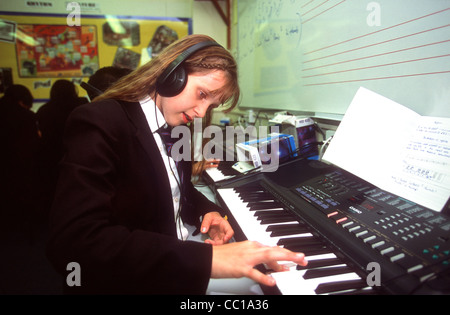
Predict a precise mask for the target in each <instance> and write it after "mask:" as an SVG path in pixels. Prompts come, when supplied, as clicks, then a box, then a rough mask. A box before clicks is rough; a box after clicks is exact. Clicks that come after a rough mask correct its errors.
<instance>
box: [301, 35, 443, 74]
mask: <svg viewBox="0 0 450 315" xmlns="http://www.w3.org/2000/svg"><path fill="white" fill-rule="evenodd" d="M447 42H450V39H448V40H443V41H439V42H434V43H429V44H425V45H419V46H414V47H408V48H403V49H398V50H393V51H388V52H384V53H380V54H375V55H370V56H364V57H360V58H354V59H349V60H344V61H339V62H335V63H330V64H325V65H320V66H316V67H311V68H305V69H302V71H307V70H313V69H319V68H324V67H329V66H335V65H339V64H344V63H348V62H352V61H359V60H364V59H369V58H375V57H380V56H384V55H389V54H394V53H398V52H404V51H407V50H412V49H417V48H423V47H427V46H432V45H439V44H443V43H447ZM446 56H447V55H442V56H438V57H446Z"/></svg>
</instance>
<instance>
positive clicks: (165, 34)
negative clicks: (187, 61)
mask: <svg viewBox="0 0 450 315" xmlns="http://www.w3.org/2000/svg"><path fill="white" fill-rule="evenodd" d="M177 39H178V34H177V32H175V31H174V30H173V29H171V28H170V27H167V26H166V25H161V26H159V27H158V28H157V29H156V31H155V33H154V34H153V38H152V40H151V41H150V43H149V44H148V50H149V55H151V56H152V57H155V56H157V55H158V54H159V53H160V52H161V51H162V50H163V49H164V48H166V47H167V46H169V45H170V44H172V43H173V42H174V41H176V40H177Z"/></svg>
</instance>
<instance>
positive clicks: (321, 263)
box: [297, 258, 343, 270]
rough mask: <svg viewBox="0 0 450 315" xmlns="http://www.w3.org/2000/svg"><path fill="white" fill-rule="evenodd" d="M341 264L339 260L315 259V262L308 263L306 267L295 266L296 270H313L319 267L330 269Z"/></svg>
mask: <svg viewBox="0 0 450 315" xmlns="http://www.w3.org/2000/svg"><path fill="white" fill-rule="evenodd" d="M342 264H343V262H342V260H340V259H339V258H325V259H315V260H311V261H308V265H306V266H300V265H297V270H303V269H314V268H321V267H331V266H337V265H342Z"/></svg>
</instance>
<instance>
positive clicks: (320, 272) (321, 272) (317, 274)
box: [303, 266, 353, 279]
mask: <svg viewBox="0 0 450 315" xmlns="http://www.w3.org/2000/svg"><path fill="white" fill-rule="evenodd" d="M349 272H353V271H352V269H351V268H350V267H348V266H342V267H330V268H319V269H308V270H307V271H306V272H305V274H304V275H303V278H304V279H314V278H321V277H329V276H335V275H340V274H344V273H349Z"/></svg>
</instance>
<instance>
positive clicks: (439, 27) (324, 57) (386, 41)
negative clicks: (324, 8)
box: [304, 24, 450, 63]
mask: <svg viewBox="0 0 450 315" xmlns="http://www.w3.org/2000/svg"><path fill="white" fill-rule="evenodd" d="M445 27H450V24H447V25H443V26H438V27H433V28H430V29H427V30H424V31H420V32H416V33H412V34H407V35H403V36H399V37H396V38H391V39H387V40H384V41H381V42H378V43H373V44H370V45H365V46H361V47H356V48H352V49H348V50H344V51H341V52H338V53H334V54H331V55H327V56H323V57H319V58H316V59H310V60H306V61H305V62H304V63H309V62H313V61H317V60H321V59H326V58H330V57H334V56H338V55H342V54H345V53H349V52H353V51H357V50H360V49H365V48H369V47H374V46H378V45H382V44H386V43H389V42H393V41H396V40H400V39H405V38H407V37H411V36H416V35H422V34H424V33H428V32H431V31H436V30H439V29H441V28H445Z"/></svg>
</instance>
